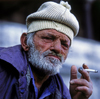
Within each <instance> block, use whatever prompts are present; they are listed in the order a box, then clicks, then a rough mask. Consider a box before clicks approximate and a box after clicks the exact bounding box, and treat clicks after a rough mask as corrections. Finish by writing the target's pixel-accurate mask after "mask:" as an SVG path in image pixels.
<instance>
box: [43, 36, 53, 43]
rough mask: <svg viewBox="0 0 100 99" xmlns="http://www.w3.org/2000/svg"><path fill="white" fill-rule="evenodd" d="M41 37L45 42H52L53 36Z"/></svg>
mask: <svg viewBox="0 0 100 99" xmlns="http://www.w3.org/2000/svg"><path fill="white" fill-rule="evenodd" d="M42 39H43V40H44V41H45V42H48V43H49V42H52V41H53V38H51V37H42Z"/></svg>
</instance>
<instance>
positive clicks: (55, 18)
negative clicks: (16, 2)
mask: <svg viewBox="0 0 100 99" xmlns="http://www.w3.org/2000/svg"><path fill="white" fill-rule="evenodd" d="M70 10H71V6H70V5H69V4H68V2H64V1H61V2H60V4H58V3H55V2H52V1H48V2H45V3H43V4H42V5H41V6H40V7H39V9H38V10H37V11H36V12H34V13H32V14H30V15H28V16H27V18H26V25H27V33H31V32H36V31H39V30H43V29H55V30H57V31H59V32H61V33H64V34H66V35H67V36H68V37H69V38H70V39H71V42H72V40H73V38H74V36H76V35H77V34H78V31H79V23H78V20H77V19H76V17H75V16H74V15H73V14H72V13H71V12H70Z"/></svg>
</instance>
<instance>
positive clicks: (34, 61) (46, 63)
mask: <svg viewBox="0 0 100 99" xmlns="http://www.w3.org/2000/svg"><path fill="white" fill-rule="evenodd" d="M48 54H52V55H56V53H54V52H52V51H50V50H47V51H45V52H43V53H42V54H40V52H39V51H38V50H36V48H35V46H34V44H33V43H32V44H31V46H30V49H29V51H28V61H29V62H30V63H31V65H32V66H33V67H35V68H36V69H38V70H41V71H42V73H44V74H46V75H54V74H57V73H59V71H60V68H62V64H63V63H64V58H63V56H61V55H58V56H59V57H60V58H61V61H60V60H59V59H56V58H53V57H49V56H48Z"/></svg>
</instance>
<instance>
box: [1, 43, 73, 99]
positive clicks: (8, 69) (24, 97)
mask: <svg viewBox="0 0 100 99" xmlns="http://www.w3.org/2000/svg"><path fill="white" fill-rule="evenodd" d="M27 66H28V61H27V56H26V53H25V51H24V50H23V49H22V47H21V45H17V46H14V47H9V48H0V99H34V92H32V90H27V87H29V86H27V77H26V74H27ZM51 78H53V79H55V80H56V85H57V90H55V91H54V92H53V93H52V94H51V95H50V96H48V97H46V98H45V99H71V97H70V93H69V90H68V88H67V87H66V86H65V84H64V82H63V80H62V78H61V76H60V75H59V74H56V75H54V76H52V77H51ZM33 91H34V90H33ZM30 93H32V94H30Z"/></svg>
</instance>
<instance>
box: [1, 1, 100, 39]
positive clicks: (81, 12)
mask: <svg viewBox="0 0 100 99" xmlns="http://www.w3.org/2000/svg"><path fill="white" fill-rule="evenodd" d="M46 1H50V0H0V20H3V21H9V22H17V23H21V24H25V23H26V22H25V20H26V17H27V15H29V14H30V13H33V12H35V11H36V10H37V9H38V7H39V6H40V5H41V4H42V3H43V2H46ZM51 1H55V2H58V3H59V2H60V0H51ZM63 1H66V0H63ZM67 1H68V3H69V4H70V5H71V8H72V10H71V12H72V13H73V14H74V15H75V16H76V17H77V19H78V21H79V24H80V30H79V34H78V36H79V37H83V38H88V39H93V40H96V41H100V30H99V29H100V0H67Z"/></svg>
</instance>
